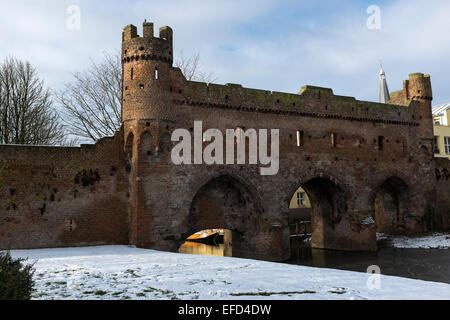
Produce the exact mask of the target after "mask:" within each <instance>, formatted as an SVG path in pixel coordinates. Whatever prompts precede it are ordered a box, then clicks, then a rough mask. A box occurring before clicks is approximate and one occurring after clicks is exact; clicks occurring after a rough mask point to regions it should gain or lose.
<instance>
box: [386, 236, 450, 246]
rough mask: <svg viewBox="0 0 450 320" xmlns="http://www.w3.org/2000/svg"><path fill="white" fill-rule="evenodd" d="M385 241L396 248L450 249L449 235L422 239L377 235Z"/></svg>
mask: <svg viewBox="0 0 450 320" xmlns="http://www.w3.org/2000/svg"><path fill="white" fill-rule="evenodd" d="M385 239H386V240H388V241H389V245H390V246H393V247H394V248H409V249H411V248H417V249H450V234H449V233H434V234H431V235H428V236H420V237H405V236H390V235H386V234H382V233H378V234H377V240H385Z"/></svg>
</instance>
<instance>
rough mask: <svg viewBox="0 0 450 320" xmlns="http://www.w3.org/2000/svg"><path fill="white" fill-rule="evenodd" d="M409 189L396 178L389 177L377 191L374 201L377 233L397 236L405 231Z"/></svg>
mask: <svg viewBox="0 0 450 320" xmlns="http://www.w3.org/2000/svg"><path fill="white" fill-rule="evenodd" d="M408 205H409V188H408V185H407V184H406V183H405V182H404V181H403V180H402V179H400V178H398V177H395V176H394V177H390V178H389V179H387V180H385V181H384V182H383V183H382V184H381V185H380V186H379V187H378V189H377V191H376V194H375V199H374V208H375V221H376V224H377V232H379V233H387V234H399V233H402V232H404V231H405V228H406V226H405V216H406V214H407V212H408Z"/></svg>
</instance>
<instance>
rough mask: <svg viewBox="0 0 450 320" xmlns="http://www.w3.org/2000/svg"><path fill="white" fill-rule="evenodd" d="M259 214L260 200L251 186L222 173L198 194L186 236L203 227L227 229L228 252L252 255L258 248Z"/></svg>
mask: <svg viewBox="0 0 450 320" xmlns="http://www.w3.org/2000/svg"><path fill="white" fill-rule="evenodd" d="M258 217H259V208H258V202H257V201H256V200H255V197H254V195H253V194H252V193H251V192H250V190H249V188H248V187H247V186H246V185H244V184H243V183H242V182H240V181H238V180H237V179H235V178H233V177H231V176H230V175H221V176H219V177H216V178H213V179H211V180H209V182H207V183H206V184H205V185H203V186H202V187H201V188H200V189H199V190H198V191H197V193H196V194H195V196H194V198H193V200H192V202H191V205H190V208H189V215H188V221H187V228H185V230H186V232H185V233H184V234H183V235H182V238H183V239H186V238H187V237H189V236H190V235H192V234H194V233H196V232H198V231H201V230H210V229H224V230H227V231H228V232H227V233H225V239H224V243H225V244H226V245H228V246H229V247H228V248H227V247H226V248H225V250H228V254H227V255H229V256H233V257H249V256H251V253H252V252H253V251H254V248H255V243H254V234H255V232H256V226H257V221H258ZM230 238H231V239H230Z"/></svg>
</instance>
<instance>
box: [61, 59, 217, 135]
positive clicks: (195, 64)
mask: <svg viewBox="0 0 450 320" xmlns="http://www.w3.org/2000/svg"><path fill="white" fill-rule="evenodd" d="M175 66H176V67H179V68H180V69H181V71H182V72H183V74H184V75H185V77H186V79H187V80H196V81H204V82H211V81H213V75H212V73H209V74H207V73H203V72H201V70H200V55H199V54H195V55H193V56H192V57H190V58H186V57H184V55H183V53H182V52H181V53H180V58H179V59H178V60H177V61H176V62H175ZM56 99H57V101H58V103H59V104H60V106H61V107H62V112H63V121H64V123H65V124H66V125H67V127H68V130H69V133H70V134H71V135H73V136H76V137H79V138H81V139H83V140H86V139H87V140H91V141H97V140H98V139H100V138H102V137H106V136H112V135H113V134H114V132H115V131H117V130H119V128H120V125H121V99H122V68H121V57H120V54H112V55H111V54H108V53H104V54H103V60H102V61H101V62H99V63H95V62H93V61H92V62H91V65H90V67H89V68H88V69H87V70H86V71H84V72H82V73H79V72H77V73H74V74H73V82H71V83H68V84H66V85H65V86H64V90H62V91H61V92H58V93H57V94H56Z"/></svg>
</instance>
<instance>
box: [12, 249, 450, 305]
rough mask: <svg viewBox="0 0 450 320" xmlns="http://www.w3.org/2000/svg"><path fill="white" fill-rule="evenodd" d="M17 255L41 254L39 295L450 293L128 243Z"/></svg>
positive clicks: (445, 287)
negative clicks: (144, 247) (162, 250)
mask: <svg viewBox="0 0 450 320" xmlns="http://www.w3.org/2000/svg"><path fill="white" fill-rule="evenodd" d="M11 254H12V255H13V256H14V257H23V258H26V257H28V258H29V262H33V261H35V260H36V259H38V261H37V262H36V264H35V268H36V273H35V276H34V277H35V280H36V289H37V291H36V292H35V293H34V295H33V298H34V299H183V300H184V299H205V300H213V299H238V300H241V299H450V284H444V283H438V282H426V281H421V280H413V279H406V278H399V277H391V276H384V275H381V276H380V279H379V280H380V281H379V282H377V279H376V278H373V277H374V276H373V275H372V276H371V275H369V274H365V273H359V272H351V271H341V270H333V269H323V268H313V267H305V266H296V265H288V264H280V263H272V262H264V261H256V260H246V259H237V258H227V257H215V256H194V255H187V254H180V253H168V252H160V251H155V250H145V249H137V248H133V247H128V246H98V247H83V248H63V249H34V250H13V251H11ZM370 277H371V278H370ZM368 280H369V284H371V285H369V286H368V285H367V283H368ZM377 284H379V286H377ZM377 287H379V289H377Z"/></svg>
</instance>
